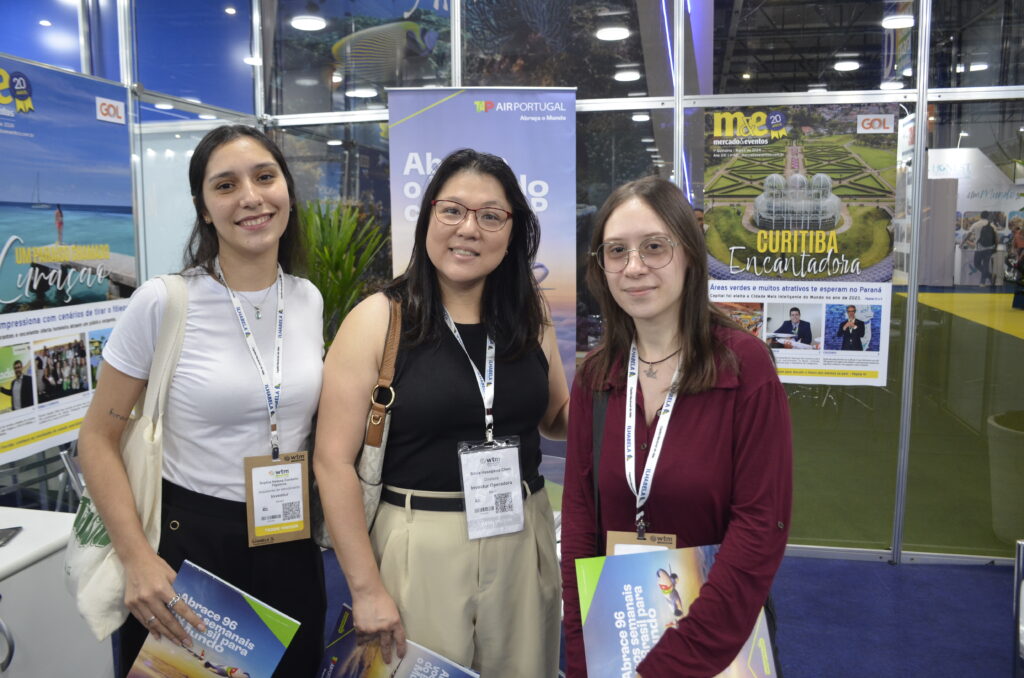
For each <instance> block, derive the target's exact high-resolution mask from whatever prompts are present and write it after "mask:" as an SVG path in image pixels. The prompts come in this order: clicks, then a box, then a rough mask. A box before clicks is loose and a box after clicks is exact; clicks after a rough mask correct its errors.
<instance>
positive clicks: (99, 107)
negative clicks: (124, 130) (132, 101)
mask: <svg viewBox="0 0 1024 678" xmlns="http://www.w3.org/2000/svg"><path fill="white" fill-rule="evenodd" d="M96 119H97V120H102V121H103V122H113V123H117V124H119V125H124V124H126V123H125V119H124V102H123V101H117V100H116V99H104V98H103V97H96Z"/></svg>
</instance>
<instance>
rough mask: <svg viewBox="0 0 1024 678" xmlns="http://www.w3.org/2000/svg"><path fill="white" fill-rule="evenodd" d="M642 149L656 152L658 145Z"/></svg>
mask: <svg viewBox="0 0 1024 678" xmlns="http://www.w3.org/2000/svg"><path fill="white" fill-rule="evenodd" d="M644 150H646V151H647V152H648V153H657V152H658V147H657V146H648V147H647V148H646V149H644Z"/></svg>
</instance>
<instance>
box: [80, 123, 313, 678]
mask: <svg viewBox="0 0 1024 678" xmlns="http://www.w3.org/2000/svg"><path fill="white" fill-rule="evenodd" d="M189 185H190V187H191V190H192V199H193V202H194V203H195V210H196V215H195V224H194V226H193V229H192V235H191V238H190V240H189V244H188V248H187V250H186V252H185V269H184V271H183V272H182V274H181V275H182V276H183V277H184V281H185V283H186V286H187V289H188V311H187V319H186V326H185V337H184V343H183V345H182V349H181V356H180V359H179V361H178V364H177V368H176V371H175V373H174V376H173V379H172V381H171V385H170V389H169V391H168V399H167V403H166V410H165V413H164V420H163V488H162V499H163V506H162V513H161V532H160V544H159V547H158V548H157V550H156V551H154V550H153V549H152V548H151V547H150V545H149V543H148V542H147V540H146V536H145V534H144V533H143V530H142V526H141V525H140V521H139V517H138V515H137V513H136V510H135V504H134V500H133V497H132V490H131V487H130V486H129V484H128V478H127V476H126V474H125V469H124V464H123V462H122V461H121V457H120V453H119V451H118V446H119V441H120V439H121V434H122V432H123V431H124V428H125V423H126V422H127V421H128V416H129V414H130V413H131V410H132V406H133V405H134V404H135V402H136V400H137V399H138V397H139V394H140V393H141V392H142V389H143V387H144V386H145V385H146V381H147V379H148V378H149V370H150V366H151V364H152V361H153V353H154V348H155V344H156V339H157V337H158V335H159V334H160V325H161V320H162V318H163V311H164V307H165V306H166V304H167V299H168V292H167V288H166V286H165V285H164V284H163V282H162V281H161V280H151V281H149V282H147V283H145V284H144V285H142V287H140V288H139V289H138V290H137V291H136V292H135V294H134V295H133V296H132V299H131V301H130V302H129V303H128V308H127V309H126V310H125V312H124V315H123V316H122V317H121V318H120V319H119V320H118V323H117V325H116V326H115V328H114V331H113V332H112V333H111V335H110V339H109V341H108V342H107V343H106V345H105V346H104V348H103V361H104V365H103V368H102V370H101V371H100V378H99V383H98V385H97V388H96V393H95V395H94V396H93V400H92V404H91V406H90V408H89V412H88V414H87V415H86V418H85V422H84V423H83V424H82V430H81V434H80V436H79V450H80V453H81V459H82V469H83V471H84V473H85V480H86V484H87V486H88V488H89V492H90V495H91V496H92V498H93V501H95V503H96V508H97V509H98V510H99V512H100V515H101V517H102V518H103V522H104V524H105V525H106V526H107V528H108V530H109V532H110V538H111V541H112V543H113V547H114V550H115V552H116V553H117V555H118V557H119V558H120V560H121V562H122V563H123V565H124V569H125V576H126V579H127V588H126V591H125V602H126V603H127V605H128V609H129V610H130V611H131V616H130V617H129V618H128V621H127V622H125V624H124V626H123V627H122V629H121V653H120V672H121V674H122V675H124V674H125V673H126V672H127V670H128V669H129V667H130V666H131V664H132V662H133V661H134V659H135V655H136V654H138V652H139V649H140V647H141V646H142V643H143V641H144V640H145V637H146V634H147V633H150V632H151V633H154V634H155V635H157V636H168V637H170V638H172V639H174V640H176V641H179V642H187V641H188V636H187V634H186V633H185V630H184V629H183V628H182V626H181V625H180V624H179V623H178V622H177V621H176V620H175V618H174V616H173V615H172V614H171V612H172V611H173V612H177V613H178V614H180V615H181V616H183V617H184V618H185V619H186V621H188V622H189V623H190V624H192V625H193V626H198V625H199V619H198V617H196V616H195V615H194V614H193V613H192V612H191V611H190V610H189V607H188V605H187V604H186V603H185V602H184V601H182V600H181V597H180V596H178V595H177V594H176V593H175V590H174V579H175V574H176V571H177V569H178V567H179V566H180V565H181V563H182V561H183V560H185V559H186V558H187V559H188V560H190V561H192V562H193V563H195V564H196V565H199V566H200V567H203V568H205V569H207V570H209V571H211V572H212V573H213V574H215V575H217V576H219V577H221V578H222V579H224V580H226V581H228V582H230V583H231V584H233V585H235V586H237V587H238V588H240V589H242V590H243V591H245V592H246V593H248V594H250V595H252V596H255V597H256V598H258V599H260V600H262V601H263V602H265V603H267V604H268V605H271V606H272V607H276V608H278V609H279V610H281V611H282V612H284V613H285V614H288V615H289V616H291V617H294V618H296V619H298V620H299V621H300V622H301V624H302V625H301V626H300V627H299V630H298V633H297V634H296V636H295V637H294V638H293V640H292V642H291V644H290V645H289V646H288V649H287V651H286V652H285V654H284V657H283V659H282V661H281V663H280V665H279V666H278V668H277V671H276V672H275V673H274V676H277V677H279V678H294V677H296V676H311V675H313V673H314V672H315V671H316V668H317V665H318V663H319V659H320V653H321V648H322V645H323V619H324V613H325V604H326V603H325V600H324V588H323V565H322V560H321V555H320V550H319V548H317V546H316V545H315V544H314V543H313V542H312V541H311V540H309V539H301V540H293V541H285V542H283V543H280V542H279V543H273V544H269V545H265V546H257V547H252V548H250V546H249V540H248V539H247V536H246V532H247V528H246V522H247V521H246V492H245V486H246V484H245V475H244V472H243V469H244V466H243V458H245V457H252V456H262V455H270V454H271V452H272V451H274V450H275V449H276V450H280V451H281V452H282V453H289V452H296V451H300V450H303V449H305V447H304V446H305V444H306V441H307V439H308V436H309V433H310V429H311V421H312V417H313V414H314V413H315V411H316V406H317V400H318V397H319V393H320V386H321V377H322V362H321V356H322V355H323V338H322V334H321V332H322V317H323V301H322V299H321V297H320V293H319V292H318V291H317V289H316V288H315V287H313V285H312V284H310V283H309V281H307V280H304V279H302V278H298V277H295V275H293V274H294V272H295V271H296V270H298V269H299V268H300V263H301V255H302V245H301V240H300V230H299V224H298V219H297V217H296V214H295V211H294V205H295V186H294V182H293V180H292V176H291V173H290V172H289V171H288V165H287V163H286V162H285V159H284V156H283V155H282V154H281V151H280V149H279V148H278V147H277V145H276V144H274V142H273V141H271V140H270V139H269V138H267V137H266V136H265V135H264V134H263V133H262V132H260V131H259V130H256V129H254V128H252V127H246V126H242V125H233V126H226V127H219V128H217V129H214V130H213V131H211V132H210V133H208V134H207V135H206V136H205V137H203V139H202V140H201V141H200V142H199V145H198V146H196V149H195V152H194V153H193V155H192V159H191V163H190V165H189ZM261 364H262V365H266V366H268V367H267V369H262V367H261ZM275 365H277V366H279V367H276V368H275V367H273V366H275ZM278 371H279V375H278V374H274V377H278V376H279V377H280V381H278V380H277V379H274V380H273V383H272V384H271V383H269V380H268V377H269V376H270V374H271V373H276V372H278ZM278 385H279V396H277V397H271V396H270V395H268V392H271V391H272V390H273V389H274V387H275V386H278Z"/></svg>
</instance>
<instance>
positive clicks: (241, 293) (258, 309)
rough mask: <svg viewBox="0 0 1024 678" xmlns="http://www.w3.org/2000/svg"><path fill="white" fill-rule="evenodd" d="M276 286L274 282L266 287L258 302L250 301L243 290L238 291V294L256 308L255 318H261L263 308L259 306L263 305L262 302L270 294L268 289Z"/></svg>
mask: <svg viewBox="0 0 1024 678" xmlns="http://www.w3.org/2000/svg"><path fill="white" fill-rule="evenodd" d="M276 286H277V283H276V282H275V283H274V284H273V285H271V286H270V287H268V288H267V289H266V291H265V292H264V293H263V298H262V299H260V303H258V304H254V303H252V300H251V299H249V297H247V296H245V292H238V296H240V297H241V298H243V299H245V300H246V301H247V302H248V303H249V305H250V306H252V307H253V308H254V309H256V320H263V310H262V309H261V308H260V307H261V306H263V302H265V301H266V300H267V297H268V296H270V290H272V289H274V287H276Z"/></svg>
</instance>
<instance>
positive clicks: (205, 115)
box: [199, 113, 217, 120]
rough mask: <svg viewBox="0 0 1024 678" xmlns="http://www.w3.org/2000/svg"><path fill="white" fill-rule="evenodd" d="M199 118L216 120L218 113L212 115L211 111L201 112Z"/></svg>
mask: <svg viewBox="0 0 1024 678" xmlns="http://www.w3.org/2000/svg"><path fill="white" fill-rule="evenodd" d="M199 119H200V120H216V119H217V116H216V115H210V114H209V113H200V114H199Z"/></svg>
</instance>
